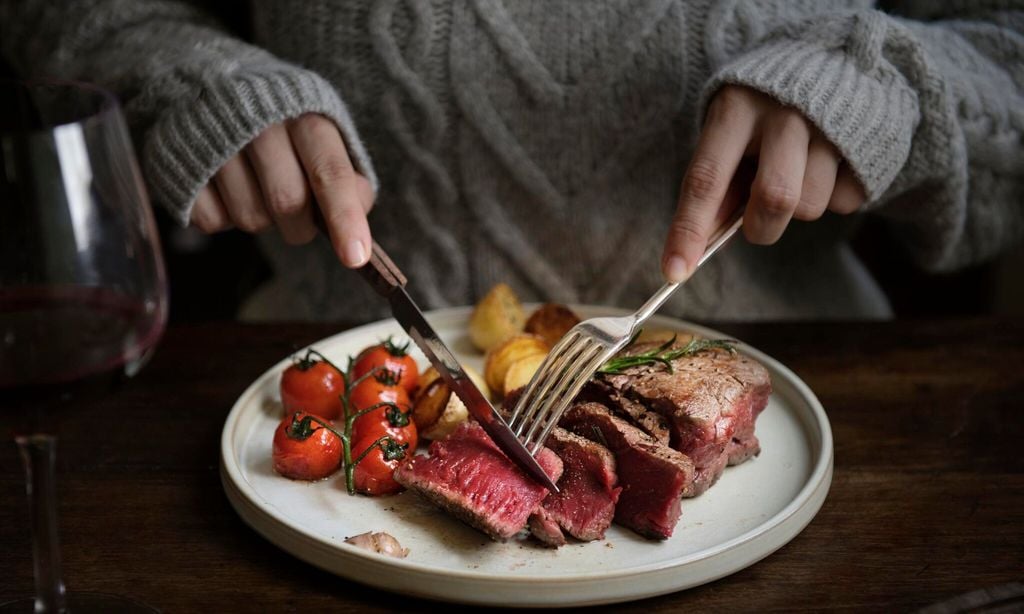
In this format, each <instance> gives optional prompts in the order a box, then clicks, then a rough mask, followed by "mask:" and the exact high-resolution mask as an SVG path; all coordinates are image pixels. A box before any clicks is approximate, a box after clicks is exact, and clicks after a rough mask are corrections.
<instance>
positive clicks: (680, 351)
mask: <svg viewBox="0 0 1024 614" xmlns="http://www.w3.org/2000/svg"><path fill="white" fill-rule="evenodd" d="M635 341H636V336H634V337H633V339H631V340H630V342H629V345H627V346H626V347H627V348H628V347H629V346H630V345H633V343H634V342H635ZM675 342H676V336H675V335H672V338H671V339H669V340H668V341H666V342H665V343H662V344H661V345H659V346H658V347H656V348H654V349H653V350H648V351H646V352H643V353H640V354H634V355H632V356H616V357H615V358H612V359H611V360H609V361H608V362H606V363H604V365H602V366H601V368H600V369H598V370H597V372H598V373H601V374H603V375H617V374H619V373H622V372H624V371H625V370H626V369H629V368H632V367H641V366H647V365H656V364H662V365H665V368H666V369H668V372H669V373H672V361H673V360H675V359H677V358H681V357H683V356H693V355H694V354H697V353H699V352H703V351H706V350H711V349H715V348H721V349H725V350H729V352H730V353H732V354H735V353H736V348H735V347H733V346H734V345H735V344H736V343H738V342H737V341H736V340H735V339H698V338H697V337H693V338H692V339H690V340H689V341H688V342H687V343H686V345H684V346H682V347H678V348H673V347H672V346H673V345H674V344H675Z"/></svg>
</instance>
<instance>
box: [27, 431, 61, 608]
mask: <svg viewBox="0 0 1024 614" xmlns="http://www.w3.org/2000/svg"><path fill="white" fill-rule="evenodd" d="M16 441H17V442H18V448H19V449H20V450H21V459H22V461H24V463H25V478H26V480H25V485H26V490H27V491H28V504H29V512H30V514H31V516H32V559H33V563H34V564H35V579H36V605H35V611H36V612H47V613H49V612H65V611H67V601H66V599H65V597H64V579H63V576H62V575H61V571H60V542H59V540H58V539H57V484H56V482H57V477H56V471H55V470H54V469H55V468H54V465H55V464H56V459H57V439H56V438H55V437H53V436H52V435H27V436H19V437H17V438H16Z"/></svg>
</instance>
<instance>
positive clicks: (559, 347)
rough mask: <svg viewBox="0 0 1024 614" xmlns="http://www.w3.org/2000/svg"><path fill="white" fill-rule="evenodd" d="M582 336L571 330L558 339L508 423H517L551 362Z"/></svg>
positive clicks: (534, 375)
mask: <svg viewBox="0 0 1024 614" xmlns="http://www.w3.org/2000/svg"><path fill="white" fill-rule="evenodd" d="M580 337H581V335H580V332H579V331H577V330H571V331H569V333H568V334H566V335H565V336H564V337H562V338H561V339H560V340H559V341H558V343H556V344H555V347H553V348H551V351H549V352H548V355H547V357H545V358H544V361H543V362H542V363H541V365H540V367H538V368H537V372H536V373H534V374H533V377H532V378H530V383H528V384H527V385H526V390H524V391H523V394H522V395H521V396H520V397H519V400H518V401H517V402H516V407H515V409H514V410H513V411H512V415H511V416H510V417H509V419H508V424H509V426H510V427H511V426H512V425H513V424H515V422H516V420H517V419H518V418H519V417H520V414H521V412H522V411H523V409H524V408H525V407H526V406H527V404H526V402H525V401H526V399H527V398H528V397H532V396H534V393H535V392H536V391H537V389H538V388H537V387H538V386H539V385H540V384H541V382H542V380H544V378H545V377H548V376H549V375H550V367H551V363H553V362H554V361H555V360H557V359H558V358H560V357H563V356H564V354H565V351H566V349H567V348H568V347H569V346H570V345H572V344H574V343H576V342H577V341H578V340H579V339H580Z"/></svg>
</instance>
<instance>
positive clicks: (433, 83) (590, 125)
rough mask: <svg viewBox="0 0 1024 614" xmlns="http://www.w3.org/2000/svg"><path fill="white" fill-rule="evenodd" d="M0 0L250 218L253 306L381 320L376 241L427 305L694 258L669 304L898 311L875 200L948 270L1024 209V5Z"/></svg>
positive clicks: (919, 252)
mask: <svg viewBox="0 0 1024 614" xmlns="http://www.w3.org/2000/svg"><path fill="white" fill-rule="evenodd" d="M4 1H5V4H4V8H3V11H4V13H3V19H2V23H3V26H2V40H3V43H2V45H3V52H4V53H5V54H6V56H7V57H8V58H9V61H10V62H11V63H12V64H13V65H14V66H16V67H18V68H19V69H20V70H23V71H25V72H27V73H31V74H45V75H52V76H58V77H71V78H80V79H88V80H92V81H95V82H98V83H100V84H102V85H105V86H107V87H109V88H111V89H112V90H113V91H115V92H116V93H117V94H118V95H119V96H120V97H121V99H122V100H123V102H124V106H125V110H126V112H127V114H128V117H129V121H130V124H131V128H132V131H133V134H134V135H135V136H134V138H135V139H136V142H137V147H138V149H139V150H140V152H141V159H142V165H143V170H144V174H145V177H146V180H147V183H148V186H149V190H150V193H151V195H152V198H153V200H154V201H155V202H156V203H158V204H159V205H161V206H163V207H166V208H167V209H168V210H169V211H170V212H171V213H172V214H173V215H174V217H175V218H176V219H177V220H178V221H179V222H181V223H182V224H194V225H195V226H197V227H198V228H200V229H202V230H204V231H206V232H219V231H222V230H226V229H229V228H238V229H241V230H243V231H246V232H251V233H258V234H259V240H260V244H261V246H262V248H263V249H264V250H265V253H266V254H267V256H268V259H269V260H270V262H271V264H272V267H273V269H274V273H275V274H274V277H273V279H272V280H271V281H270V282H269V283H268V284H267V285H266V286H265V287H263V288H261V289H260V290H259V291H257V292H256V293H255V295H254V296H253V297H252V298H251V299H250V300H249V301H248V303H247V304H246V305H245V306H244V308H243V310H242V312H241V314H240V315H241V317H243V318H247V319H309V320H313V319H321V320H326V319H346V320H353V319H370V318H374V317H379V316H383V315H385V314H386V313H387V306H386V304H385V303H384V302H383V301H381V300H380V299H379V298H378V297H376V296H375V295H373V294H372V292H371V291H370V290H369V289H368V288H367V287H364V286H365V284H363V283H362V282H361V281H360V280H359V279H358V276H357V275H354V274H352V273H351V272H350V271H347V270H346V267H350V268H351V267H357V266H360V265H361V264H363V263H364V262H365V261H366V260H367V257H368V254H369V250H370V246H371V237H372V238H373V239H375V240H377V241H379V242H380V244H381V245H382V246H383V247H384V248H385V249H386V250H387V251H388V252H389V253H390V254H391V256H392V257H393V258H394V259H395V260H396V262H397V263H398V265H399V266H400V267H401V268H402V269H403V270H404V272H405V273H406V274H407V276H408V278H409V284H410V292H411V294H412V295H413V296H414V297H415V298H416V299H417V300H418V301H419V302H420V303H421V304H422V305H423V306H425V307H443V306H447V305H459V304H469V303H471V302H473V301H474V300H475V299H476V298H477V297H479V296H480V295H481V294H482V293H483V292H485V291H486V290H487V289H489V288H490V287H491V286H492V285H493V284H495V283H497V282H507V283H509V284H510V285H511V286H512V287H513V288H514V289H516V290H517V291H518V293H519V294H520V296H521V297H523V298H524V299H525V300H550V301H558V302H564V303H601V304H614V305H621V306H625V307H633V308H635V307H637V306H639V305H640V304H641V303H642V302H643V301H644V300H646V298H648V296H650V294H651V293H652V292H653V291H654V290H655V289H656V288H657V287H659V285H660V284H661V283H662V281H663V278H667V279H670V280H674V281H678V280H682V279H687V278H688V277H689V276H690V275H691V274H692V275H693V276H692V278H691V279H688V281H687V283H686V284H684V286H683V287H682V288H681V289H680V291H679V292H677V293H676V295H675V296H674V297H673V300H672V301H671V302H670V303H669V304H668V305H666V307H665V308H664V309H663V312H667V313H671V314H674V315H679V316H684V317H689V318H695V319H716V320H730V319H790V318H885V317H889V316H891V315H892V310H891V307H890V306H889V304H888V302H887V300H886V298H885V296H884V294H883V293H882V292H881V290H880V289H879V286H878V285H877V284H876V283H875V282H874V280H873V279H872V278H871V277H870V275H869V274H868V272H867V270H866V268H865V267H864V265H863V264H862V263H861V262H859V261H858V260H857V258H856V256H855V255H854V253H853V251H852V250H851V248H850V246H849V242H848V240H849V237H850V235H851V233H852V232H853V231H854V230H855V228H856V226H857V224H858V220H859V219H860V218H861V217H862V215H877V216H879V217H881V218H884V219H885V220H887V223H888V224H889V226H890V227H891V229H892V232H893V233H895V234H896V235H897V236H899V238H900V243H901V245H903V246H904V247H905V248H906V250H907V251H908V252H909V253H910V254H911V255H912V256H913V257H914V258H915V259H916V261H917V262H918V263H919V264H920V265H921V266H923V267H925V268H926V269H928V270H932V271H948V270H952V269H956V268H958V267H963V266H965V265H969V264H972V263H976V262H979V261H982V260H984V259H986V258H990V257H992V256H993V255H994V254H996V253H998V252H999V250H1001V249H1003V248H1004V247H1006V246H1007V245H1009V244H1010V243H1012V242H1013V241H1014V240H1015V239H1016V238H1017V237H1019V236H1020V235H1021V233H1022V229H1024V189H1022V188H1024V186H1022V176H1024V175H1022V172H1021V171H1022V169H1024V152H1022V147H1021V138H1022V130H1024V95H1022V85H1024V70H1022V62H1021V60H1022V59H1024V36H1022V34H1024V32H1022V29H1024V11H1022V10H1021V6H1020V5H1021V3H1019V2H1009V1H1007V2H982V1H979V2H975V3H971V2H958V3H931V2H923V1H916V0H897V1H893V2H889V3H886V4H885V5H884V6H882V7H877V6H874V5H873V4H872V3H871V2H868V1H865V0H834V1H829V2H809V3H793V2H786V1H784V0H766V1H760V2H758V1H754V0H725V1H722V2H710V1H708V0H645V1H642V2H633V1H624V0H623V1H612V0H600V1H598V0H593V1H589V2H583V1H570V0H516V1H511V0H504V1H502V0H437V1H433V2H416V1H411V0H405V1H399V0H378V1H370V0H351V1H349V2H331V1H329V0H291V1H287V0H282V1H279V2H266V3H263V2H260V3H256V2H254V3H252V4H251V15H250V18H251V23H252V26H253V27H252V31H253V32H252V37H251V39H252V40H251V41H243V40H241V39H239V38H236V37H234V36H232V35H230V34H228V32H227V31H226V30H225V29H224V28H222V27H221V26H219V25H218V23H217V22H216V21H215V20H213V19H211V17H210V16H209V15H208V14H207V13H206V12H204V11H203V10H202V8H200V7H198V6H194V5H192V4H189V3H187V2H183V1H172V0H88V1H81V2H75V3H47V2H28V1H20V2H10V1H8V0H4ZM954 7H955V8H954ZM882 9H884V10H882ZM737 206H745V210H744V213H743V234H744V235H745V237H746V239H747V241H733V243H732V244H730V245H729V246H728V247H727V248H725V249H724V250H723V251H721V252H720V253H719V254H718V255H716V256H715V257H714V258H712V259H711V260H709V261H708V262H707V264H705V265H704V266H703V267H702V268H701V269H700V271H699V272H696V273H695V271H694V267H695V263H696V262H697V260H698V259H699V257H700V255H701V254H702V253H703V251H704V248H705V245H706V243H707V240H708V237H709V236H710V235H711V234H712V233H713V232H714V229H715V227H716V225H717V224H720V223H721V221H722V220H723V219H725V218H726V217H727V216H728V213H729V212H730V211H731V210H732V209H735V208H736V207H737ZM371 208H372V209H373V211H372V214H370V211H371ZM853 213H857V215H850V214H853ZM368 214H369V216H368ZM317 216H322V218H323V220H324V221H325V223H326V227H327V228H328V231H329V232H328V234H329V237H326V238H324V237H323V236H322V235H319V234H318V233H317V230H316V225H315V223H314V222H315V220H316V217H317ZM368 220H369V221H368ZM794 220H795V221H794ZM812 221H813V223H807V222H812ZM371 227H372V234H371ZM317 237H320V238H317ZM328 239H329V240H328ZM769 244H774V245H772V246H771V247H764V246H765V245H769ZM299 246H303V247H299ZM339 260H340V262H341V263H342V264H343V265H344V266H342V265H341V264H339V262H338V261H339Z"/></svg>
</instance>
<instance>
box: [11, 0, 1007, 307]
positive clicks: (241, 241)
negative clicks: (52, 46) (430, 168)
mask: <svg viewBox="0 0 1024 614" xmlns="http://www.w3.org/2000/svg"><path fill="white" fill-rule="evenodd" d="M245 3H246V0H222V1H219V2H207V3H206V4H207V8H208V10H210V11H211V12H213V13H215V14H217V15H218V16H219V17H220V19H221V20H222V21H223V23H225V24H226V25H227V26H228V27H229V28H231V29H232V30H234V31H235V32H236V33H237V34H238V35H240V36H242V37H243V38H246V37H247V34H248V32H247V24H246V23H245V21H244V19H240V16H243V15H245V14H246V9H245ZM3 76H8V77H11V76H17V75H15V74H14V73H13V71H12V70H11V69H10V67H9V66H8V65H6V64H5V63H3V59H2V58H0V77H3ZM1022 206H1024V205H1022ZM156 215H157V223H158V225H159V228H160V234H161V238H162V242H163V247H164V252H165V256H166V260H167V267H168V273H169V276H170V281H171V311H170V318H171V321H172V322H194V321H203V320H216V319H230V318H233V317H234V316H235V314H236V312H237V310H238V307H239V305H240V304H241V302H242V301H243V300H244V299H245V298H246V297H247V296H248V295H249V294H250V293H251V292H253V291H254V290H255V289H256V288H257V287H258V286H259V285H260V284H261V283H262V282H263V281H264V280H266V279H268V278H269V277H270V269H269V267H268V265H267V263H266V262H265V260H264V259H263V257H262V255H261V254H260V251H259V249H258V248H257V246H256V244H255V240H254V239H253V237H251V236H248V235H246V234H244V233H241V232H239V231H230V232H227V233H221V234H218V235H214V236H206V235H203V234H202V233H200V232H198V231H196V230H194V229H192V228H181V227H180V226H178V225H177V224H176V223H175V222H173V221H172V220H171V219H170V217H169V216H168V215H167V214H166V213H165V212H164V211H162V210H160V209H157V211H156ZM854 248H855V250H856V251H857V253H858V254H859V255H860V257H861V258H862V259H863V260H864V261H865V262H866V263H867V265H868V268H869V269H870V270H871V271H872V272H873V274H874V275H875V277H876V279H878V281H879V282H880V284H881V285H882V287H883V289H884V290H885V291H886V293H887V294H888V295H889V298H890V300H891V301H892V304H893V307H894V309H895V311H896V315H897V317H900V318H928V317H950V316H976V315H988V314H991V315H1024V275H1022V273H1021V271H1022V270H1024V245H1018V246H1017V247H1016V249H1014V250H1013V251H1011V252H1009V253H1007V254H1004V255H1003V256H1002V257H1001V258H1000V259H999V260H996V261H994V262H991V263H987V264H985V265H981V266H977V267H973V268H970V269H966V270H963V271H958V272H956V273H952V274H944V275H934V274H928V273H925V272H923V271H921V270H919V269H917V268H916V267H915V266H914V265H913V263H911V262H910V260H909V259H908V258H907V257H906V256H905V255H904V254H903V253H902V251H901V250H900V248H899V245H898V244H897V243H896V242H895V241H893V240H892V238H891V237H890V236H889V235H888V233H887V231H886V229H885V227H884V226H883V225H882V224H881V223H879V222H878V221H877V220H874V219H871V218H870V217H868V218H866V219H865V220H864V224H863V226H862V227H861V229H860V232H859V234H858V235H857V237H856V240H855V242H854Z"/></svg>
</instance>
